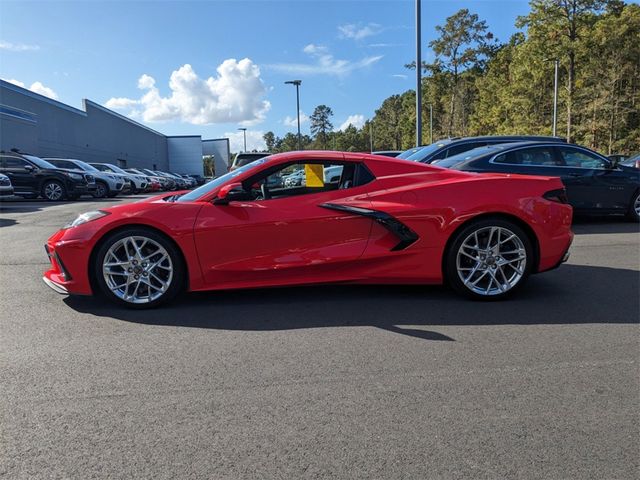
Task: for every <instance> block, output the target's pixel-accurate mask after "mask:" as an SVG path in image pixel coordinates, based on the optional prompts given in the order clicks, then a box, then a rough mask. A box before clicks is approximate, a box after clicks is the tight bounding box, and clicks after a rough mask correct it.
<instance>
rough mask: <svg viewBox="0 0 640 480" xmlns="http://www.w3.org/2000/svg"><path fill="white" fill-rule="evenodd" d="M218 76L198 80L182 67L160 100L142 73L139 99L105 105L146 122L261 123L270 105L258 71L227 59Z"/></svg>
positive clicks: (115, 100) (190, 69) (187, 67)
mask: <svg viewBox="0 0 640 480" xmlns="http://www.w3.org/2000/svg"><path fill="white" fill-rule="evenodd" d="M217 72H218V75H217V76H216V77H215V78H214V77H209V78H207V79H204V78H200V77H199V76H198V75H197V74H196V72H195V71H194V70H193V67H191V65H189V64H185V65H183V66H182V67H180V68H179V69H178V70H175V71H174V72H173V73H172V74H171V77H170V79H169V88H170V89H171V95H169V96H167V97H163V96H162V95H161V94H160V90H159V89H158V87H156V81H155V79H154V78H153V77H151V76H150V75H147V74H144V75H142V76H141V77H140V78H139V79H138V88H139V89H140V90H143V91H145V93H144V94H143V95H142V96H141V97H140V98H139V99H131V98H123V97H114V98H111V99H109V100H108V101H107V102H106V103H105V105H106V106H107V107H108V108H113V109H116V110H127V109H128V110H129V115H131V116H140V117H141V118H142V119H143V120H145V121H147V122H163V121H170V120H181V121H183V122H187V123H192V124H195V125H206V124H210V123H239V124H241V125H245V126H248V125H255V124H256V123H260V122H261V121H263V120H264V118H265V115H266V113H267V112H268V111H269V109H270V108H271V104H270V103H269V102H268V101H266V100H263V99H262V98H263V97H264V96H265V95H266V93H267V88H266V87H265V85H264V83H263V81H262V78H261V77H260V69H259V68H258V66H257V65H255V64H254V63H253V62H252V61H251V60H250V59H248V58H245V59H242V60H240V61H237V60H236V59H235V58H229V59H227V60H225V61H224V62H222V63H221V64H220V65H219V66H218V68H217Z"/></svg>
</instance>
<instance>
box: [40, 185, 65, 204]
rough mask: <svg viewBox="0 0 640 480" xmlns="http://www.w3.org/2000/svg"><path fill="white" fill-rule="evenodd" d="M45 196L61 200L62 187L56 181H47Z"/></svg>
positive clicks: (48, 198) (49, 198)
mask: <svg viewBox="0 0 640 480" xmlns="http://www.w3.org/2000/svg"><path fill="white" fill-rule="evenodd" d="M44 196H45V197H47V200H53V201H56V200H60V199H61V198H62V187H61V186H60V185H58V184H57V183H55V182H51V183H47V184H46V185H45V187H44Z"/></svg>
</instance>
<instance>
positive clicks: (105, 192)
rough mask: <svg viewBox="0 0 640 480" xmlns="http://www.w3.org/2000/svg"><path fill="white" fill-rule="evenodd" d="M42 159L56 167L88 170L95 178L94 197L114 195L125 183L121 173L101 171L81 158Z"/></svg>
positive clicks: (120, 190)
mask: <svg viewBox="0 0 640 480" xmlns="http://www.w3.org/2000/svg"><path fill="white" fill-rule="evenodd" d="M44 160H46V161H47V162H49V163H52V164H53V165H55V166H56V167H58V168H66V169H70V170H79V171H82V172H90V173H91V175H93V176H94V177H95V179H96V189H95V192H94V193H93V196H94V197H95V198H104V197H115V196H116V195H118V193H120V192H122V190H123V189H124V187H125V184H126V183H127V182H126V181H125V178H124V177H123V176H122V175H115V174H113V173H107V172H101V171H100V170H98V169H97V168H96V167H92V166H91V165H89V164H88V163H86V162H83V161H82V160H76V159H73V158H45V159H44ZM129 185H130V182H129Z"/></svg>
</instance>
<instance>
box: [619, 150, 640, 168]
mask: <svg viewBox="0 0 640 480" xmlns="http://www.w3.org/2000/svg"><path fill="white" fill-rule="evenodd" d="M638 160H640V153H639V154H638V155H634V156H633V157H629V158H627V159H626V160H623V161H622V162H620V165H624V166H625V167H634V166H635V164H636V162H637V161H638Z"/></svg>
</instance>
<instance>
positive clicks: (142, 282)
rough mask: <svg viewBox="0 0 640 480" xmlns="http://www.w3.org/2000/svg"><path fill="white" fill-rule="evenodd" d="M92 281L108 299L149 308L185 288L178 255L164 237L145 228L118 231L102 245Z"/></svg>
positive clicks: (128, 305)
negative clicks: (93, 280)
mask: <svg viewBox="0 0 640 480" xmlns="http://www.w3.org/2000/svg"><path fill="white" fill-rule="evenodd" d="M93 269H94V278H95V281H96V283H97V285H98V286H99V287H100V290H101V292H102V293H103V294H104V295H105V296H106V297H107V298H109V299H110V300H112V301H115V302H116V303H119V304H121V305H125V306H127V307H132V308H151V307H155V306H157V305H160V304H161V303H164V302H167V301H168V300H171V299H172V298H173V297H175V296H176V295H177V294H178V293H179V292H180V291H181V290H182V287H183V285H184V278H185V267H184V263H183V261H182V257H181V255H180V252H179V251H178V249H177V248H176V247H175V245H174V244H173V243H172V242H171V241H170V240H169V239H167V238H166V237H165V236H164V235H162V234H160V233H158V232H155V231H153V230H147V229H145V228H131V229H126V230H121V231H120V232H117V233H115V234H113V235H111V236H109V237H108V238H107V239H106V240H105V241H104V242H102V243H101V245H100V247H99V249H98V251H97V253H96V255H95V260H94V265H93Z"/></svg>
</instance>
